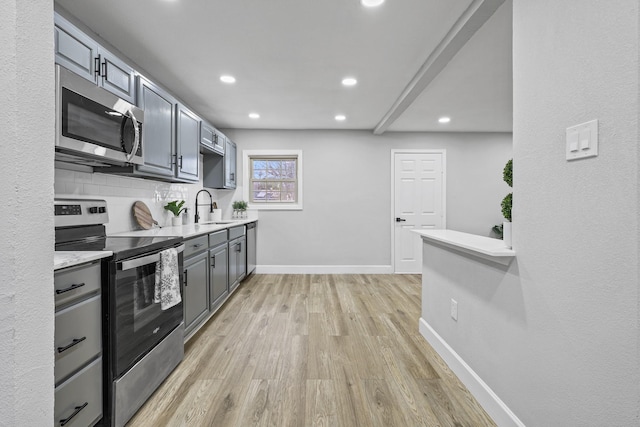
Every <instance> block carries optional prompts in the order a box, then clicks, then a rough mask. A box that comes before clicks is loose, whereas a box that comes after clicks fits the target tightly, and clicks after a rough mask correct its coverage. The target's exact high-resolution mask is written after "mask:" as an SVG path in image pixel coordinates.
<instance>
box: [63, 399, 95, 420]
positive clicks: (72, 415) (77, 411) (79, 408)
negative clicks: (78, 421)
mask: <svg viewBox="0 0 640 427" xmlns="http://www.w3.org/2000/svg"><path fill="white" fill-rule="evenodd" d="M88 404H89V402H84V403H83V404H82V405H80V406H76V407H75V408H74V410H73V414H71V415H69V416H68V417H67V418H65V419H64V420H60V425H61V426H64V425H67V423H68V422H69V421H71V420H72V419H73V417H75V416H76V415H78V414H79V413H80V411H82V410H83V409H84V408H86V407H87V405H88Z"/></svg>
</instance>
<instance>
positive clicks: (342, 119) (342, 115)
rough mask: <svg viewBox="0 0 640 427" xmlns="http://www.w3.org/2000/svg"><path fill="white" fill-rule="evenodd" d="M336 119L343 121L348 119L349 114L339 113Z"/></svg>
mask: <svg viewBox="0 0 640 427" xmlns="http://www.w3.org/2000/svg"><path fill="white" fill-rule="evenodd" d="M336 120H337V121H339V122H343V121H345V120H347V116H345V115H344V114H338V115H337V116H336Z"/></svg>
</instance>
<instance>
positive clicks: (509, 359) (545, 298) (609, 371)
mask: <svg viewBox="0 0 640 427" xmlns="http://www.w3.org/2000/svg"><path fill="white" fill-rule="evenodd" d="M638 47H639V43H638V2H637V1H636V0H612V1H607V2H602V1H594V0H591V1H584V0H564V1H556V0H538V1H535V2H532V1H515V2H514V134H513V140H514V153H513V154H514V211H513V219H514V225H513V238H514V242H513V243H514V249H515V250H516V252H517V260H516V261H515V262H514V263H513V264H512V265H511V266H510V267H509V269H506V270H505V269H501V268H499V267H497V266H491V265H488V264H486V263H481V262H471V261H470V260H469V259H468V258H467V259H465V258H463V257H459V256H456V255H453V254H451V253H449V252H445V251H442V250H439V252H440V253H439V255H438V254H435V253H429V254H428V255H431V259H432V261H433V262H432V263H431V265H432V266H431V268H430V269H429V271H427V272H425V274H424V276H423V281H424V289H425V295H424V297H423V303H424V307H423V312H422V316H423V318H424V319H425V320H427V322H428V323H430V324H431V325H432V326H433V327H434V329H435V331H436V332H437V333H438V334H439V335H440V336H441V337H442V338H443V339H444V340H445V341H446V342H447V343H448V344H449V345H450V346H451V347H452V348H453V350H454V351H455V352H456V353H458V354H459V355H460V356H461V357H462V358H463V359H464V361H465V362H466V363H467V364H468V365H469V366H470V367H471V368H472V369H473V370H474V371H475V372H476V373H477V374H479V375H480V377H481V378H482V379H483V380H484V381H485V382H486V383H487V384H488V385H489V387H491V388H492V389H493V391H494V392H496V393H497V395H498V396H499V397H500V398H501V399H502V400H503V401H504V402H505V403H506V404H507V405H508V407H509V408H510V409H511V410H512V411H513V412H514V413H515V414H516V416H518V417H519V418H520V419H521V420H522V421H523V422H524V423H525V424H526V425H527V426H581V427H582V426H605V425H606V426H636V425H639V424H640V404H639V403H640V366H639V365H640V357H639V342H638V338H639V327H638V325H639V319H640V317H639V309H638V304H639V292H638V283H639V280H638V279H639V277H638V266H639V262H638V212H639V210H638V189H639V185H638V163H639V157H638V155H639V152H638V112H639V109H638V93H639V85H638V65H639V64H638ZM592 119H598V120H599V121H600V131H599V137H600V150H599V151H600V154H599V156H598V157H597V158H592V159H584V160H580V161H574V162H567V161H566V160H565V141H564V139H565V128H567V127H569V126H572V125H575V124H579V123H582V122H585V121H588V120H592ZM452 297H454V298H457V300H458V308H459V321H458V322H457V323H455V322H453V321H452V320H451V319H450V317H449V313H448V307H449V301H450V298H452Z"/></svg>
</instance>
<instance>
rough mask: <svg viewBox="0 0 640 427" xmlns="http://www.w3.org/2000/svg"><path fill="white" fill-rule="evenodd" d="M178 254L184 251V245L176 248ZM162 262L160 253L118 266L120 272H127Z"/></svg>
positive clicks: (124, 262)
mask: <svg viewBox="0 0 640 427" xmlns="http://www.w3.org/2000/svg"><path fill="white" fill-rule="evenodd" d="M176 249H177V250H178V253H180V252H182V251H184V244H182V245H180V246H178V247H177V248H176ZM158 261H160V253H159V252H158V253H155V254H153V255H147V256H143V257H140V258H136V259H132V260H129V261H122V262H120V263H118V264H117V268H118V270H122V271H126V270H131V269H132V268H138V267H142V266H143V265H149V264H153V263H156V262H158Z"/></svg>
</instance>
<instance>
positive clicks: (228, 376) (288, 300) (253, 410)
mask: <svg viewBox="0 0 640 427" xmlns="http://www.w3.org/2000/svg"><path fill="white" fill-rule="evenodd" d="M420 295H421V284H420V276H405V275H254V276H252V277H250V278H249V279H247V280H246V281H245V282H244V283H243V284H242V285H241V286H240V288H239V289H238V290H237V291H236V293H235V294H234V295H233V296H232V297H231V298H230V299H229V300H228V301H227V303H226V304H225V306H224V307H223V308H222V309H221V310H220V311H219V312H218V313H217V314H216V315H215V316H214V317H213V318H212V319H211V320H210V321H209V323H208V324H207V325H205V326H204V327H203V328H202V329H201V330H200V331H199V332H198V333H197V334H196V335H195V336H194V337H193V338H192V339H191V340H190V341H189V342H188V343H187V346H186V349H185V358H184V361H183V362H182V363H181V364H180V365H179V366H178V367H177V368H176V370H175V371H174V372H173V373H172V374H171V375H170V376H169V378H167V380H166V381H165V382H164V383H163V384H162V386H160V388H159V389H158V390H157V391H156V392H155V394H154V395H153V396H152V397H151V399H149V401H148V402H147V403H146V404H145V405H144V406H143V407H142V408H141V409H140V411H138V413H137V414H136V415H135V417H134V418H133V419H132V420H131V421H130V423H129V424H128V425H129V426H131V427H134V426H145V427H146V426H153V427H158V426H221V427H225V426H242V427H245V426H253V425H259V426H277V427H281V426H282V427H288V426H330V427H334V426H344V427H351V426H366V427H369V426H384V427H389V426H398V427H405V426H474V427H475V426H494V425H495V424H494V423H493V421H492V420H491V419H490V418H489V416H488V415H487V414H486V413H485V412H484V410H483V409H482V408H481V407H480V406H479V405H478V403H477V402H476V401H475V399H474V398H473V397H472V396H471V395H470V393H469V392H468V391H467V390H466V388H465V387H464V386H463V385H462V384H461V383H460V381H459V380H458V379H457V378H456V377H455V375H453V373H452V372H451V371H450V370H449V369H448V368H447V366H446V365H445V364H444V362H443V361H442V359H441V358H440V357H439V356H438V355H437V354H436V353H435V351H434V350H433V349H432V348H431V347H430V346H429V344H427V342H426V341H425V340H424V338H423V337H422V336H421V335H420V334H419V332H418V319H419V317H420V302H421V299H420Z"/></svg>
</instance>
